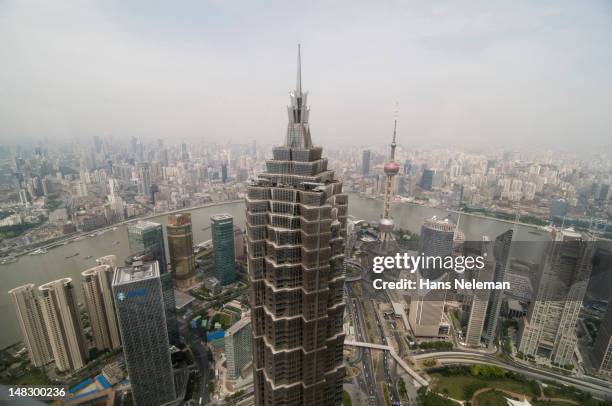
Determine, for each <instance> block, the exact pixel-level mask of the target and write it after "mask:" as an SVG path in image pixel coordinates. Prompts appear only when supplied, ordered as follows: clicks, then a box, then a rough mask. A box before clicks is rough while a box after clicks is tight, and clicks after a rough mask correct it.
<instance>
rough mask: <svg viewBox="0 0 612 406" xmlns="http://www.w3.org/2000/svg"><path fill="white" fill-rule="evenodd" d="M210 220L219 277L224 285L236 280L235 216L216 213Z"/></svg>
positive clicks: (216, 270)
mask: <svg viewBox="0 0 612 406" xmlns="http://www.w3.org/2000/svg"><path fill="white" fill-rule="evenodd" d="M210 221H211V231H212V242H213V251H214V255H215V272H216V274H217V279H219V282H221V284H222V285H229V284H230V283H232V282H234V281H235V280H236V262H235V260H236V259H235V258H236V253H235V251H234V218H233V217H232V216H231V215H229V214H215V215H212V216H211V217H210Z"/></svg>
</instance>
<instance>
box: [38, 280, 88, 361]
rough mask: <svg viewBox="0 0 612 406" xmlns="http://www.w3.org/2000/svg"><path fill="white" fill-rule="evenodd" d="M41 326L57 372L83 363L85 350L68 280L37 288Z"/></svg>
mask: <svg viewBox="0 0 612 406" xmlns="http://www.w3.org/2000/svg"><path fill="white" fill-rule="evenodd" d="M38 289H39V290H40V292H41V297H40V304H41V310H42V314H43V318H44V320H45V326H46V329H47V334H48V338H49V343H50V344H51V351H52V353H53V359H54V360H55V366H56V367H57V369H58V371H73V370H77V369H80V368H82V367H84V366H85V364H86V363H87V357H88V351H87V343H86V341H85V336H84V335H83V328H82V326H81V318H80V314H79V308H78V306H77V302H76V297H75V292H74V287H73V285H72V279H70V278H63V279H59V280H56V281H53V282H48V283H45V284H44V285H41V286H39V287H38Z"/></svg>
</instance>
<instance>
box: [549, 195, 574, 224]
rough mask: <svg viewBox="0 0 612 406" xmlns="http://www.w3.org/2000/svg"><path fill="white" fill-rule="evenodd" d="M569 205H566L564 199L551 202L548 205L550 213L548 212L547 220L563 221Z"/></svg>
mask: <svg viewBox="0 0 612 406" xmlns="http://www.w3.org/2000/svg"><path fill="white" fill-rule="evenodd" d="M568 207H569V204H568V203H567V200H565V199H557V200H553V201H552V203H551V204H550V212H549V216H548V217H549V219H551V220H554V219H555V218H558V219H563V218H564V217H565V216H567V210H568Z"/></svg>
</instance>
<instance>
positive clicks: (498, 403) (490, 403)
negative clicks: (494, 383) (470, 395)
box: [476, 391, 508, 406]
mask: <svg viewBox="0 0 612 406" xmlns="http://www.w3.org/2000/svg"><path fill="white" fill-rule="evenodd" d="M476 401H477V402H478V406H506V405H507V404H508V401H507V400H506V397H505V396H504V394H503V393H501V392H496V391H488V392H484V393H481V394H480V395H478V397H477V398H476Z"/></svg>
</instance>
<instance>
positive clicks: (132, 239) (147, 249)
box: [126, 221, 180, 344]
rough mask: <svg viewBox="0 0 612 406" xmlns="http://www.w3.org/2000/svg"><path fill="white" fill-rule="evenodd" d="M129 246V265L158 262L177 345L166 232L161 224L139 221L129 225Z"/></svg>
mask: <svg viewBox="0 0 612 406" xmlns="http://www.w3.org/2000/svg"><path fill="white" fill-rule="evenodd" d="M128 244H129V245H130V253H131V254H132V255H131V257H130V258H128V259H127V260H126V264H127V265H131V264H132V263H134V262H151V261H157V263H158V267H159V274H160V279H161V282H162V289H163V294H164V304H165V309H166V322H167V323H168V328H167V330H168V334H169V337H170V342H171V343H172V344H176V343H178V342H179V341H180V337H179V332H178V320H177V316H176V299H175V298H174V285H173V283H172V274H171V273H170V272H168V262H167V260H166V248H165V244H164V231H163V228H162V225H161V224H157V223H154V222H152V221H138V222H137V223H135V224H130V225H128Z"/></svg>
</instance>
